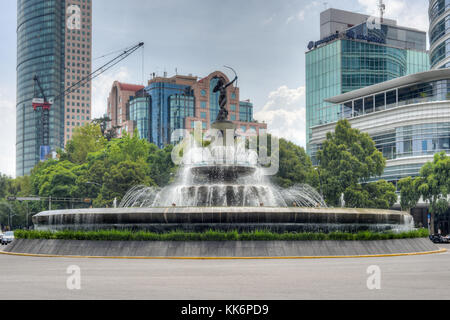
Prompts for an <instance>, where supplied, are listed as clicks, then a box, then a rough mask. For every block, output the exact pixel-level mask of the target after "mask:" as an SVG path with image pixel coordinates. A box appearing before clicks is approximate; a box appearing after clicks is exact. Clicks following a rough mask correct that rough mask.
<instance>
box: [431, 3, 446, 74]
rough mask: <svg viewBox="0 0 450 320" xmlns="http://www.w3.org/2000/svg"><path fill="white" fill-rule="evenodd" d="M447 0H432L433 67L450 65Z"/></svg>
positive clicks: (440, 67)
mask: <svg viewBox="0 0 450 320" xmlns="http://www.w3.org/2000/svg"><path fill="white" fill-rule="evenodd" d="M449 5H450V4H449V2H448V1H446V0H430V8H429V11H428V12H429V18H430V63H431V68H432V69H442V68H448V67H450V29H449V28H448V23H449V20H450V13H449V12H448V8H449Z"/></svg>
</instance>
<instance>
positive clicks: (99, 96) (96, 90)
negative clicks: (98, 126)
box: [92, 67, 131, 119]
mask: <svg viewBox="0 0 450 320" xmlns="http://www.w3.org/2000/svg"><path fill="white" fill-rule="evenodd" d="M130 79H131V75H130V72H129V71H128V69H127V68H126V67H121V68H120V69H119V70H117V71H116V72H114V73H111V72H106V73H103V74H101V75H100V76H99V77H98V78H96V79H94V81H93V82H92V118H93V119H95V118H100V117H102V116H103V115H104V114H105V113H106V107H107V100H108V96H109V93H110V91H111V88H112V85H113V83H114V81H116V80H117V81H120V82H129V81H130Z"/></svg>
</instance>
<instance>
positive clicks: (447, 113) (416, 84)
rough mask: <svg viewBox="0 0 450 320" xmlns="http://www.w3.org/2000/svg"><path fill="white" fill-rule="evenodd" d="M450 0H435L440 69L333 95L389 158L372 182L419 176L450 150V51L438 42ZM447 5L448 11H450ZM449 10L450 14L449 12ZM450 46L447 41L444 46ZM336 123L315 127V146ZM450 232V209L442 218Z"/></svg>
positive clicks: (418, 216) (419, 219) (423, 209)
mask: <svg viewBox="0 0 450 320" xmlns="http://www.w3.org/2000/svg"><path fill="white" fill-rule="evenodd" d="M447 9H448V1H444V0H443V1H430V42H431V50H432V53H431V65H432V67H433V69H435V70H429V71H426V72H420V73H415V74H410V75H406V76H403V77H400V78H395V79H392V80H390V81H386V82H383V83H378V84H375V85H372V86H368V87H365V88H361V89H358V90H354V91H350V92H346V93H344V94H339V95H336V96H335V97H331V98H327V99H326V101H325V102H326V103H327V104H329V105H330V108H331V109H332V110H335V109H337V110H340V111H339V115H340V118H345V119H347V120H348V121H349V122H350V124H351V126H352V127H353V128H356V129H359V130H361V131H363V132H366V133H368V134H369V135H370V136H371V137H372V139H373V140H374V142H375V145H376V147H377V149H378V150H379V151H380V152H382V153H383V156H384V157H385V158H386V160H387V161H386V168H385V170H384V172H383V174H382V175H381V176H380V177H372V179H371V180H372V181H377V180H380V179H384V180H387V181H389V182H391V183H393V184H397V182H398V181H399V180H400V179H402V178H405V177H416V176H418V175H419V174H420V169H421V168H422V167H423V166H424V164H425V163H427V162H429V161H432V160H433V157H434V155H435V154H436V153H439V152H445V153H447V154H450V69H449V68H446V67H447V66H449V65H448V61H450V58H449V56H448V55H447V53H446V52H445V50H446V49H445V50H444V52H443V53H442V54H438V55H439V59H437V58H434V57H437V56H436V55H435V54H436V52H437V51H436V49H435V48H436V47H439V44H438V43H445V41H447V40H445V39H446V38H448V37H447V36H446V35H445V30H443V33H442V35H441V36H437V33H436V26H437V25H439V22H438V21H445V16H446V14H448V10H447ZM446 10H447V11H446ZM445 12H447V13H445ZM444 48H445V46H444ZM335 126H336V122H330V123H327V124H322V125H317V126H314V127H313V128H312V137H311V141H310V143H311V146H313V147H312V149H313V150H316V149H318V148H320V147H321V144H322V143H323V141H324V140H325V139H326V134H327V132H330V131H333V130H334V128H335ZM428 206H429V205H428V204H427V203H424V202H419V204H418V205H417V207H416V208H414V209H413V210H412V214H413V216H414V221H415V222H416V224H417V225H418V226H420V225H422V226H427V225H428ZM437 224H438V226H436V229H437V228H438V227H439V228H440V229H441V230H442V232H443V233H448V232H449V231H450V230H449V225H450V210H449V211H448V212H447V213H446V214H444V215H441V216H440V217H439V221H438V222H437Z"/></svg>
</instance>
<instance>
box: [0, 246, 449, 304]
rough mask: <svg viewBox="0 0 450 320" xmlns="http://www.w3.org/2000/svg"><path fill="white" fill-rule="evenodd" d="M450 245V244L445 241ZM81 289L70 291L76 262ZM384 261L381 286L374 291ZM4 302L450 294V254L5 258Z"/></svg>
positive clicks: (1, 262)
mask: <svg viewBox="0 0 450 320" xmlns="http://www.w3.org/2000/svg"><path fill="white" fill-rule="evenodd" d="M442 247H446V248H447V249H449V250H450V246H446V245H443V246H442ZM72 265H75V266H78V267H79V268H80V272H81V276H80V281H81V289H80V290H69V289H68V288H67V284H66V282H67V279H68V277H69V276H70V275H69V274H67V268H68V267H69V266H72ZM372 265H375V266H379V268H380V270H381V289H380V290H369V289H368V288H367V278H368V277H369V275H368V274H367V268H368V267H369V266H372ZM0 270H1V273H0V288H2V289H1V290H0V299H2V300H3V299H13V300H15V299H32V300H34V299H51V300H53V299H75V300H77V299H137V300H141V299H157V300H159V299H175V300H179V299H190V300H191V299H193V300H203V299H205V300H206V299H207V300H211V299H212V300H219V299H225V300H228V299H233V300H242V299H250V300H262V299H275V300H278V299H287V300H291V299H295V300H297V299H338V300H340V299H449V298H450V296H449V294H450V291H449V289H450V254H449V253H448V252H447V253H443V254H434V255H424V256H408V257H391V258H364V259H325V260H227V261H222V260H207V261H206V260H200V261H191V260H189V261H186V260H113V259H66V258H34V257H19V256H8V255H0Z"/></svg>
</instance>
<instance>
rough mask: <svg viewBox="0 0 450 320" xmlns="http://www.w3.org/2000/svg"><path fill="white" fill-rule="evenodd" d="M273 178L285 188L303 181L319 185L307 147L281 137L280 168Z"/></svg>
mask: <svg viewBox="0 0 450 320" xmlns="http://www.w3.org/2000/svg"><path fill="white" fill-rule="evenodd" d="M273 180H274V182H275V183H277V184H278V185H280V186H282V187H284V188H287V187H292V186H293V185H296V184H302V183H306V184H310V185H311V186H313V187H318V185H319V178H318V175H317V172H316V171H315V170H314V167H313V165H312V162H311V159H310V158H309V156H308V155H307V154H306V152H305V149H303V148H302V147H299V146H297V145H295V144H294V143H292V142H290V141H287V140H285V139H280V161H279V170H278V173H277V174H276V176H275V177H274V179H273Z"/></svg>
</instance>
